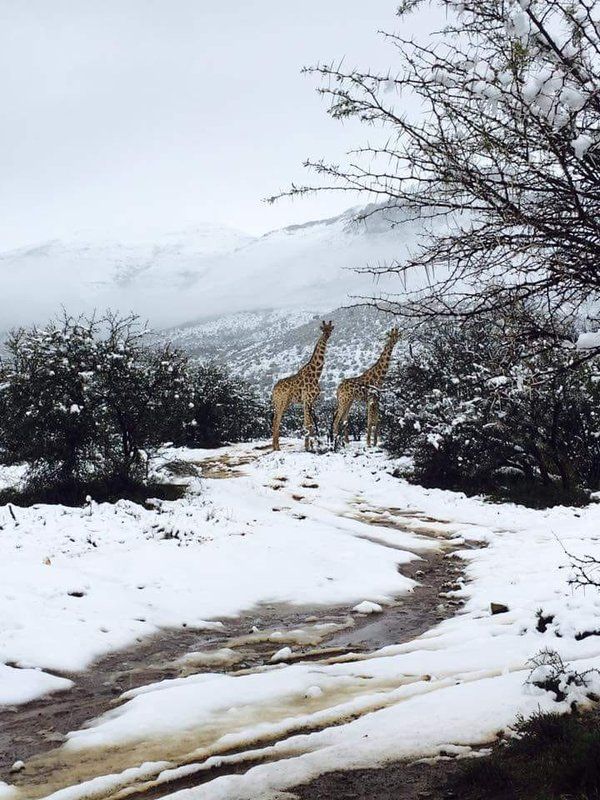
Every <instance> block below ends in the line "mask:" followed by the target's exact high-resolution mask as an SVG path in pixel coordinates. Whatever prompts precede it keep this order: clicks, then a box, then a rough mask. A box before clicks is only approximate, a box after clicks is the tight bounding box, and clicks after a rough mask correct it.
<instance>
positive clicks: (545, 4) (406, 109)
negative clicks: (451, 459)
mask: <svg viewBox="0 0 600 800" xmlns="http://www.w3.org/2000/svg"><path fill="white" fill-rule="evenodd" d="M424 5H426V0H404V2H402V4H401V7H400V9H399V12H398V13H399V17H400V22H401V23H402V22H403V21H404V20H405V18H406V17H407V15H408V14H410V13H411V12H417V13H418V12H419V10H421V9H422V6H424ZM429 5H434V6H436V7H438V8H440V9H442V10H443V11H444V12H445V20H446V27H445V28H444V29H443V30H442V31H441V32H440V33H439V34H437V35H431V36H429V37H425V36H423V37H421V39H420V40H419V41H415V40H413V39H407V38H404V37H403V36H402V35H401V34H397V33H392V34H386V38H387V40H388V42H389V43H390V44H391V45H392V47H393V48H394V50H395V53H396V58H397V66H396V65H394V66H393V67H391V68H390V70H389V71H388V72H385V73H377V72H373V71H369V70H366V71H360V70H348V71H346V70H344V69H343V68H342V67H340V66H336V65H332V66H326V65H318V66H316V67H313V68H310V69H308V70H307V71H308V72H310V73H313V74H317V75H318V76H319V77H320V78H321V81H322V85H321V89H320V91H321V92H322V93H323V94H324V95H325V96H326V97H328V98H329V100H330V108H329V113H330V114H331V116H333V117H334V118H336V119H340V120H344V119H345V118H347V117H354V118H357V119H359V120H360V121H362V122H364V123H365V124H366V125H368V126H370V127H371V128H373V129H375V130H374V131H373V133H372V135H373V138H374V143H373V144H370V145H367V146H364V147H358V148H357V149H356V150H355V151H353V152H352V154H351V155H350V157H349V159H348V161H347V162H346V163H343V164H341V165H337V164H328V163H325V162H323V161H319V160H317V161H308V162H307V166H308V167H309V168H311V169H312V170H313V171H314V172H316V173H317V175H318V176H319V178H320V179H321V180H319V181H317V182H316V183H315V184H312V185H307V186H294V187H292V189H291V191H290V192H288V193H287V194H291V195H299V194H303V193H305V192H308V191H313V190H320V189H327V190H328V189H331V188H335V189H337V190H340V191H348V192H351V193H355V192H357V191H358V192H364V193H365V195H366V196H368V197H369V199H371V200H372V199H374V200H376V201H377V203H378V205H377V206H375V207H370V208H368V209H367V211H366V212H365V213H366V214H383V215H385V214H386V213H389V212H390V210H394V209H401V210H402V214H403V216H404V217H405V218H406V219H408V220H411V219H420V220H422V221H423V224H424V225H425V227H426V229H427V230H429V234H428V235H427V236H424V238H423V243H422V246H421V247H420V248H419V249H418V250H417V251H416V252H415V253H414V254H413V255H412V256H411V257H410V258H408V259H407V260H405V261H402V262H400V263H397V264H392V265H388V266H386V267H384V268H382V270H377V269H375V270H374V271H375V272H378V271H386V272H393V273H397V274H398V276H399V277H403V276H405V275H406V274H407V273H409V272H412V271H413V270H415V269H417V270H421V271H422V274H423V281H421V286H422V285H423V282H424V283H425V288H421V289H419V290H417V291H405V292H403V291H402V290H403V288H405V287H404V285H403V284H399V292H398V294H397V295H395V296H391V297H386V298H379V300H378V304H379V305H381V306H383V307H385V308H388V309H391V310H393V311H395V312H397V313H401V314H407V315H410V316H411V317H412V318H413V319H414V318H416V319H427V318H430V317H432V316H438V317H439V316H446V317H449V318H453V319H469V318H471V317H473V316H478V315H487V314H490V313H500V314H503V313H505V312H507V311H508V310H509V309H510V308H511V307H512V306H513V305H515V304H518V303H521V302H527V303H528V304H529V305H530V306H531V305H534V304H535V305H537V307H538V308H540V309H542V308H543V309H545V313H544V314H543V315H539V316H538V317H536V319H535V320H533V322H535V323H536V324H539V323H541V322H543V323H544V324H545V325H546V327H545V328H544V329H543V330H541V331H540V330H538V329H526V330H524V331H523V333H524V334H526V335H527V336H529V337H531V338H534V339H536V338H538V337H539V336H542V337H544V338H545V339H546V341H547V342H548V343H551V342H552V341H555V340H556V334H557V331H556V330H554V329H553V323H552V321H553V318H554V316H555V314H558V315H559V317H564V315H565V314H567V313H571V314H575V313H577V312H580V311H582V310H584V311H585V309H586V308H587V304H588V303H590V302H591V301H594V300H595V299H596V298H597V296H598V289H599V287H600V269H599V266H598V265H599V264H600V144H599V142H600V6H599V4H598V3H597V2H594V0H519V2H515V1H514V0H461V2H456V0H437V1H436V2H433V3H429ZM425 19H426V17H425ZM381 131H383V134H384V137H385V138H384V139H382V138H381V136H380V133H381ZM378 142H379V143H378ZM425 276H427V281H425ZM522 321H525V320H522ZM528 322H529V324H531V323H532V320H528Z"/></svg>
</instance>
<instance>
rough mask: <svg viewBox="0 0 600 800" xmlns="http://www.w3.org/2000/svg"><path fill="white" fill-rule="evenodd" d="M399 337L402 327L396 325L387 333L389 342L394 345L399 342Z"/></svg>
mask: <svg viewBox="0 0 600 800" xmlns="http://www.w3.org/2000/svg"><path fill="white" fill-rule="evenodd" d="M399 339H400V328H396V327H394V328H392V329H391V330H390V331H389V333H388V335H387V340H388V344H390V345H391V346H392V347H394V346H395V345H396V344H397V343H398V341H399Z"/></svg>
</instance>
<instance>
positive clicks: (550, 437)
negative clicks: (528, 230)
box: [384, 312, 600, 503]
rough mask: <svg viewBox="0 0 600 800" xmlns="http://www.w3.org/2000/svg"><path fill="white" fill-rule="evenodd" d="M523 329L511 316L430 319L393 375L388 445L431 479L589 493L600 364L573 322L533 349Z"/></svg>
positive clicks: (515, 492) (572, 496) (515, 493)
mask: <svg viewBox="0 0 600 800" xmlns="http://www.w3.org/2000/svg"><path fill="white" fill-rule="evenodd" d="M523 316H527V314H526V313H525V312H521V314H520V319H519V329H522V326H523ZM516 330H517V328H516V324H515V323H514V318H512V317H510V316H507V317H506V318H504V319H497V318H489V317H488V318H485V319H484V320H481V319H478V320H477V321H476V322H468V323H465V324H462V325H458V324H456V323H450V322H437V323H434V324H430V326H429V328H428V329H427V330H426V331H424V332H423V335H422V338H421V343H420V345H419V346H418V348H416V349H415V352H413V354H412V356H410V357H409V358H407V359H406V360H405V361H404V363H403V364H402V365H401V366H400V367H399V369H398V370H397V372H396V373H395V375H393V376H392V380H391V391H390V392H389V393H388V396H387V398H386V402H385V404H384V415H385V422H384V430H385V433H384V435H385V440H386V444H387V447H388V448H389V450H390V451H391V452H392V453H394V454H396V455H404V454H410V455H412V456H413V459H414V478H415V480H417V481H419V482H420V483H423V484H424V485H426V486H439V487H443V488H452V489H461V490H464V491H467V492H469V491H471V492H474V491H475V492H477V491H484V492H488V493H491V494H495V495H499V496H501V497H512V498H514V499H522V500H529V501H530V502H531V501H532V499H535V498H534V496H537V500H539V501H541V502H544V503H547V502H552V501H554V502H556V501H557V500H567V501H570V502H573V501H578V500H583V499H584V498H585V497H587V493H589V491H590V490H596V489H597V488H598V485H599V481H600V406H599V401H600V383H599V379H600V369H599V367H598V365H597V364H596V361H595V360H592V359H589V360H585V359H584V358H582V357H581V356H580V354H577V352H576V351H575V350H574V348H573V346H571V347H568V346H567V345H568V342H569V337H570V336H572V332H571V331H569V330H568V329H565V330H563V331H560V332H557V335H560V336H562V340H563V342H564V344H565V346H563V347H557V346H556V341H546V340H544V339H543V338H542V339H540V341H539V346H538V348H537V350H536V352H535V353H534V354H532V353H531V351H530V348H529V346H528V349H527V350H526V346H525V345H524V344H523V343H522V341H521V339H520V337H519V336H518V335H517V334H516Z"/></svg>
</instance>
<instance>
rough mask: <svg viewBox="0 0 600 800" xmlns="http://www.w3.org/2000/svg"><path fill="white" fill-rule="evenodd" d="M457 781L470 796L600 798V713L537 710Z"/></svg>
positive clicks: (455, 786)
mask: <svg viewBox="0 0 600 800" xmlns="http://www.w3.org/2000/svg"><path fill="white" fill-rule="evenodd" d="M515 733H516V736H515V738H511V739H508V740H501V741H499V742H498V743H497V744H496V745H495V746H494V748H493V750H492V753H491V755H490V756H484V757H481V758H477V759H472V760H469V761H468V762H465V766H464V767H463V768H462V769H461V770H460V771H459V774H458V776H457V777H456V778H454V779H452V787H451V788H452V790H453V791H454V792H455V793H456V795H455V796H457V797H461V798H464V799H465V800H475V798H478V799H479V798H482V797H485V798H489V800H598V798H600V713H599V712H598V710H594V711H590V712H586V713H582V714H578V713H571V714H559V713H552V712H551V713H541V712H540V713H537V714H534V715H533V716H532V717H529V718H528V719H520V720H518V722H517V724H516V730H515Z"/></svg>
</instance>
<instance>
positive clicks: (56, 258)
mask: <svg viewBox="0 0 600 800" xmlns="http://www.w3.org/2000/svg"><path fill="white" fill-rule="evenodd" d="M355 216H356V210H351V211H348V212H345V213H344V214H342V215H340V216H338V217H335V218H332V219H326V220H319V221H316V222H309V223H306V224H304V225H298V226H292V227H288V228H283V229H281V230H277V231H273V232H271V233H268V234H266V235H264V236H261V237H258V238H255V237H252V236H249V235H247V234H244V233H242V232H240V231H237V230H233V229H231V228H227V227H223V226H214V225H202V226H198V227H196V228H194V229H191V230H184V231H179V232H171V233H166V234H160V235H159V234H156V235H152V236H150V235H146V236H145V237H138V238H132V237H123V236H121V237H116V236H115V235H112V236H102V237H100V236H98V235H91V234H80V235H78V236H77V237H74V238H72V239H71V240H69V241H64V240H52V241H49V242H44V243H41V244H37V245H36V246H32V247H26V248H21V249H19V250H13V251H10V252H5V253H0V283H1V285H2V294H3V301H4V302H3V303H2V307H1V308H0V330H2V329H4V330H5V329H7V328H9V327H11V326H14V325H17V324H28V323H32V322H44V321H45V320H47V319H48V318H49V317H51V316H53V315H54V314H56V312H57V310H58V309H59V308H60V306H61V305H62V306H64V307H65V308H67V309H68V310H69V311H73V312H79V311H88V312H89V311H91V310H93V309H97V310H103V309H105V308H109V307H110V308H113V309H117V310H119V311H121V312H129V311H134V312H136V313H138V314H140V315H141V316H142V317H144V318H147V319H148V320H149V321H150V323H151V325H153V326H155V327H165V326H174V325H181V324H182V323H185V322H187V321H198V320H207V319H210V318H214V317H215V315H223V314H224V315H230V314H234V313H239V312H255V311H261V312H262V311H265V310H268V309H310V310H311V311H313V312H316V311H320V310H327V309H330V308H336V307H338V306H340V305H342V304H344V303H347V301H348V298H349V296H352V295H364V294H366V295H372V294H374V293H377V292H379V291H383V290H386V289H387V288H388V286H387V285H386V284H385V283H379V284H376V283H374V282H373V279H372V277H371V276H369V275H358V274H356V272H355V271H354V270H355V269H356V268H358V267H364V266H365V265H371V266H374V265H381V264H384V263H389V262H391V261H394V260H396V259H398V258H401V257H402V256H403V255H404V254H405V253H406V252H407V250H408V249H409V248H411V247H414V245H415V244H417V243H418V240H419V237H420V235H421V233H422V229H421V227H420V226H419V225H418V224H412V225H408V226H404V225H403V226H399V227H394V223H395V222H397V221H398V220H397V219H396V220H389V219H383V218H382V217H381V216H375V217H370V218H369V219H368V220H367V221H366V222H364V223H355V222H354V218H355ZM389 288H392V289H397V283H396V284H392V285H390V287H389Z"/></svg>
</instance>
